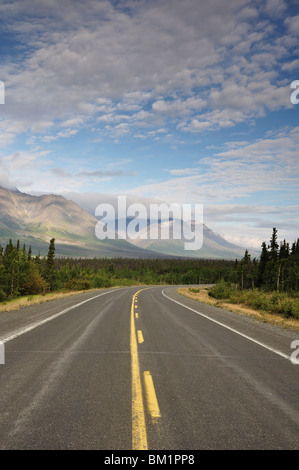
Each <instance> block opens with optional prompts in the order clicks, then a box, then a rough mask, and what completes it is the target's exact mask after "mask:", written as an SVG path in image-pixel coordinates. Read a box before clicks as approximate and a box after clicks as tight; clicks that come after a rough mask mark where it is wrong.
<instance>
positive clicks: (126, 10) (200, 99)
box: [0, 0, 298, 142]
mask: <svg viewBox="0 0 299 470" xmlns="http://www.w3.org/2000/svg"><path fill="white" fill-rule="evenodd" d="M57 5H58V2H57V0H54V1H53V2H51V3H49V2H46V1H41V2H37V1H36V0H24V1H22V2H21V1H16V2H13V3H5V4H2V5H1V9H0V12H2V14H3V15H4V16H5V17H6V18H7V26H6V27H7V30H8V34H13V32H14V34H16V40H17V41H18V43H19V45H20V47H22V48H23V49H25V50H26V54H25V55H24V59H23V60H16V61H15V62H14V61H13V60H12V61H11V62H10V63H9V62H7V63H6V65H5V68H4V77H3V78H4V79H5V81H6V82H7V100H6V101H7V105H6V108H5V115H6V118H7V119H14V120H15V119H16V118H18V120H19V121H20V122H22V123H23V124H24V127H26V128H27V129H32V130H33V129H35V131H36V132H43V131H44V130H46V129H47V128H48V127H51V126H52V125H53V122H55V123H56V124H57V123H59V125H60V126H61V127H62V128H63V129H64V128H69V129H71V130H70V131H69V132H70V133H71V132H74V129H77V128H79V127H80V126H82V125H86V124H88V122H89V121H90V120H91V119H92V118H94V117H95V116H96V117H99V119H100V120H101V121H103V122H104V121H106V122H107V123H108V124H109V123H112V122H117V121H118V124H117V126H115V129H114V130H113V129H112V128H108V129H106V131H107V130H108V131H109V132H108V134H110V135H111V137H112V138H113V139H115V138H117V139H118V138H120V137H123V136H125V135H127V134H128V133H130V132H132V134H134V133H135V132H136V126H137V124H138V122H139V119H137V113H138V112H140V111H143V112H145V113H148V114H147V115H146V114H145V116H144V119H143V121H142V122H143V125H149V119H150V118H152V119H155V118H158V116H157V115H159V116H160V118H161V117H162V116H163V117H164V118H165V122H167V119H169V118H172V119H176V120H177V119H180V120H181V122H183V123H184V119H185V118H186V117H189V116H190V119H189V120H188V121H187V122H186V123H185V125H183V128H184V129H185V130H192V131H203V130H206V129H208V128H209V127H211V126H213V125H214V124H213V122H210V121H209V119H208V115H209V114H211V113H213V111H217V110H218V109H219V108H220V109H229V110H239V111H240V112H241V113H242V120H243V121H245V120H246V119H247V118H248V116H249V117H250V118H251V117H252V116H259V115H261V113H262V112H263V110H264V109H265V108H269V109H279V107H287V106H289V100H288V99H287V92H286V91H285V89H284V88H283V87H280V85H279V84H278V83H275V82H276V80H277V79H278V77H279V74H278V71H279V70H278V69H274V68H273V64H274V63H277V58H278V57H279V54H281V53H284V54H286V53H287V49H286V48H284V49H283V48H282V45H281V44H280V46H279V45H278V42H277V41H278V39H277V38H276V37H275V36H274V35H273V28H271V27H270V26H271V23H270V22H269V21H268V20H267V21H264V22H261V21H260V22H258V21H257V19H258V17H259V15H260V14H261V11H263V12H264V13H266V14H267V15H270V14H271V12H273V11H276V12H278V11H279V12H285V3H284V2H283V1H281V0H271V1H270V0H269V1H268V2H267V3H266V5H265V6H264V7H262V6H261V7H260V11H259V9H258V8H257V7H256V6H251V5H248V2H247V1H246V0H242V1H236V0H229V1H227V2H225V8H224V5H223V2H222V1H220V0H213V1H210V2H208V4H207V2H201V4H200V7H199V5H198V1H197V0H186V1H184V5H182V2H181V1H178V0H173V2H172V8H171V9H170V8H169V3H168V1H166V0H162V1H159V2H157V1H154V2H146V1H144V0H142V1H140V2H124V3H120V4H117V5H116V4H113V3H111V2H109V1H105V0H102V1H101V2H97V1H95V0H87V1H86V2H85V3H84V7H83V6H82V3H80V2H77V1H70V0H66V1H65V2H64V4H63V6H62V5H60V6H59V8H58V7H57ZM56 8H57V9H56ZM58 12H59V13H58ZM21 18H22V19H21ZM33 18H34V21H33V20H32V19H33ZM297 20H298V17H293V18H286V19H285V25H286V28H287V31H288V33H289V34H294V33H295V31H296V30H297V31H298V28H297ZM46 25H47V27H45V26H46ZM269 48H272V50H271V49H270V50H269ZM245 50H246V58H245V57H244V54H245ZM279 51H280V52H279ZM271 64H272V69H271V71H270V70H269V68H270V67H271ZM217 84H218V85H217ZM150 108H151V110H152V113H149V112H148V110H149V109H150ZM204 108H206V111H205V113H203V114H201V115H200V116H199V115H198V112H199V111H202V110H203V109H204ZM124 111H125V113H124ZM119 114H120V115H122V118H121V117H120V116H118V115H119ZM134 114H135V118H134ZM125 115H127V116H125ZM155 115H156V116H155ZM125 120H126V122H124V121H125ZM129 120H130V124H128V123H127V121H129ZM209 122H210V124H208V123H209ZM237 122H239V120H234V119H233V118H228V119H226V123H225V121H222V125H226V126H228V125H235V124H236V123H237ZM155 124H156V125H157V126H160V127H161V126H163V122H162V121H161V120H160V121H156V123H155V122H153V121H152V125H153V126H154V125H155ZM176 124H177V123H176ZM103 132H105V128H104V129H103ZM57 135H58V136H59V131H58V133H57V134H56V136H57ZM69 135H72V134H69ZM56 136H53V135H49V134H48V135H47V136H46V137H45V139H46V142H51V141H53V140H54V138H55V137H56ZM60 136H62V137H64V136H66V134H65V131H64V130H62V131H61V135H60Z"/></svg>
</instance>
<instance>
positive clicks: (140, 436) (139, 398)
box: [130, 289, 161, 450]
mask: <svg viewBox="0 0 299 470" xmlns="http://www.w3.org/2000/svg"><path fill="white" fill-rule="evenodd" d="M142 290H144V289H140V290H139V291H138V292H136V293H135V294H134V295H133V299H132V305H131V339H130V348H131V371H132V449H133V450H148V443H147V433H146V424H145V414H144V404H143V394H142V383H141V378H140V369H139V359H138V346H137V339H136V328H135V308H136V297H137V295H138V294H139V292H141V291H142ZM137 333H138V342H139V343H142V342H143V336H142V333H141V331H140V330H138V332H137ZM141 336H142V340H141ZM143 378H144V384H145V390H146V399H147V405H148V409H149V412H150V414H151V417H152V422H153V423H156V422H157V421H158V419H159V418H160V416H161V415H160V410H159V405H158V401H157V398H156V393H155V388H154V384H153V379H152V376H151V374H150V372H149V371H145V372H144V373H143Z"/></svg>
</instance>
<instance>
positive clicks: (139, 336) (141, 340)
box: [137, 330, 144, 344]
mask: <svg viewBox="0 0 299 470" xmlns="http://www.w3.org/2000/svg"><path fill="white" fill-rule="evenodd" d="M137 338H138V343H139V344H141V343H144V339H143V334H142V331H141V330H137Z"/></svg>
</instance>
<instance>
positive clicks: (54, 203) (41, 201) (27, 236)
mask: <svg viewBox="0 0 299 470" xmlns="http://www.w3.org/2000/svg"><path fill="white" fill-rule="evenodd" d="M97 222H98V219H97V218H96V217H94V216H93V215H91V214H89V213H87V212H86V211H84V210H83V209H82V208H81V207H79V205H77V204H76V203H74V202H73V201H71V200H69V199H66V198H64V197H62V196H56V195H52V194H50V195H42V196H31V195H28V194H24V193H21V192H20V191H18V190H14V191H13V190H8V189H4V188H2V187H0V244H1V245H2V246H5V245H6V244H7V243H8V241H9V239H10V238H11V239H12V240H13V241H14V242H16V241H17V240H20V243H21V244H26V246H27V247H29V245H31V247H32V250H33V252H34V253H37V252H38V251H40V253H41V255H45V254H46V253H47V252H48V248H49V241H50V239H51V238H55V240H56V242H55V245H56V254H57V255H58V256H59V255H60V256H73V257H118V256H119V257H128V258H129V257H135V258H138V257H141V258H162V257H174V256H176V257H192V258H194V257H195V258H221V259H235V258H241V257H243V255H244V251H245V249H244V248H240V247H238V246H236V245H233V244H231V243H229V242H227V241H226V240H224V239H223V238H222V237H220V236H219V235H216V234H215V233H214V232H213V231H212V230H210V229H209V228H208V227H206V226H204V227H203V247H202V248H201V249H200V250H197V251H192V250H190V251H185V249H184V241H185V240H173V239H170V240H150V239H147V240H142V239H140V238H138V239H137V240H134V241H132V240H130V239H128V240H99V239H98V238H97V237H96V236H95V227H96V224H97ZM146 230H148V229H146Z"/></svg>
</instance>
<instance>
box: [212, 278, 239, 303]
mask: <svg viewBox="0 0 299 470" xmlns="http://www.w3.org/2000/svg"><path fill="white" fill-rule="evenodd" d="M235 292H236V288H235V287H233V286H232V285H231V284H230V283H229V282H225V281H223V280H222V281H220V282H219V283H218V284H216V285H215V286H213V287H211V289H210V290H209V296H210V297H214V298H215V299H231V298H232V296H233V294H234V293H235Z"/></svg>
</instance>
